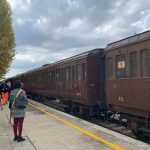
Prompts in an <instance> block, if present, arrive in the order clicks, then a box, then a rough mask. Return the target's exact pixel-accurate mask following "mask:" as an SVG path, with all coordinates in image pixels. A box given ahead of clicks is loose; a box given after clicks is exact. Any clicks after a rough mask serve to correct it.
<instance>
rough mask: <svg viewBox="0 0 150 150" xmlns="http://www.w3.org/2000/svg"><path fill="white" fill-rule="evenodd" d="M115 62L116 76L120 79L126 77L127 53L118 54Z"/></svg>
mask: <svg viewBox="0 0 150 150" xmlns="http://www.w3.org/2000/svg"><path fill="white" fill-rule="evenodd" d="M121 57H122V58H123V59H122V58H121ZM119 59H120V60H119ZM115 63H116V70H115V71H116V78H118V79H121V78H126V55H125V54H120V55H116V57H115Z"/></svg>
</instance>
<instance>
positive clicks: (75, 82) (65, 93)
mask: <svg viewBox="0 0 150 150" xmlns="http://www.w3.org/2000/svg"><path fill="white" fill-rule="evenodd" d="M104 64H105V59H104V49H94V50H91V51H88V52H85V53H82V54H79V55H76V56H73V57H71V58H68V59H65V60H62V61H58V62H56V63H53V64H47V65H44V66H43V67H41V68H37V69H34V70H31V71H28V72H26V73H24V74H22V75H19V76H16V77H15V78H14V79H15V81H16V80H18V79H19V78H20V79H21V81H22V82H23V83H24V88H25V90H26V91H27V93H28V94H29V95H30V96H31V97H34V98H35V97H36V98H39V99H49V98H58V99H60V100H61V101H62V103H64V104H65V106H66V108H67V110H68V111H72V109H75V110H76V111H80V113H89V111H90V110H91V111H92V109H93V108H92V107H93V106H94V107H95V106H96V107H97V111H99V110H98V109H100V110H101V111H104V110H105V107H106V101H105V93H104V82H105V79H104V78H105V75H104V74H105V72H104V67H105V65H104Z"/></svg>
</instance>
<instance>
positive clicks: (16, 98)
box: [9, 81, 28, 142]
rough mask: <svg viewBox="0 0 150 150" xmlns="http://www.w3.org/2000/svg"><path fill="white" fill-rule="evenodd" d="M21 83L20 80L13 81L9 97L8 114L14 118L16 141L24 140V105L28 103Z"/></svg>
mask: <svg viewBox="0 0 150 150" xmlns="http://www.w3.org/2000/svg"><path fill="white" fill-rule="evenodd" d="M22 85H23V84H22V83H21V82H20V81H17V82H16V83H15V89H14V90H12V91H11V94H10V98H9V109H10V113H11V114H10V116H11V117H12V118H14V125H13V130H14V141H18V142H22V141H24V140H25V138H23V137H22V129H23V122H24V117H25V111H26V106H27V104H28V100H27V95H26V92H25V91H24V90H22ZM10 120H11V118H10Z"/></svg>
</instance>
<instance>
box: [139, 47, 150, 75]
mask: <svg viewBox="0 0 150 150" xmlns="http://www.w3.org/2000/svg"><path fill="white" fill-rule="evenodd" d="M145 51H146V52H147V54H146V55H145V56H146V58H147V60H146V59H145V58H144V59H143V58H142V53H144V52H145ZM142 60H144V61H146V62H143V63H144V64H142ZM140 73H141V77H150V52H149V49H142V50H140Z"/></svg>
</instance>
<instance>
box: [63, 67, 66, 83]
mask: <svg viewBox="0 0 150 150" xmlns="http://www.w3.org/2000/svg"><path fill="white" fill-rule="evenodd" d="M63 80H64V81H66V68H64V69H63Z"/></svg>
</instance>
